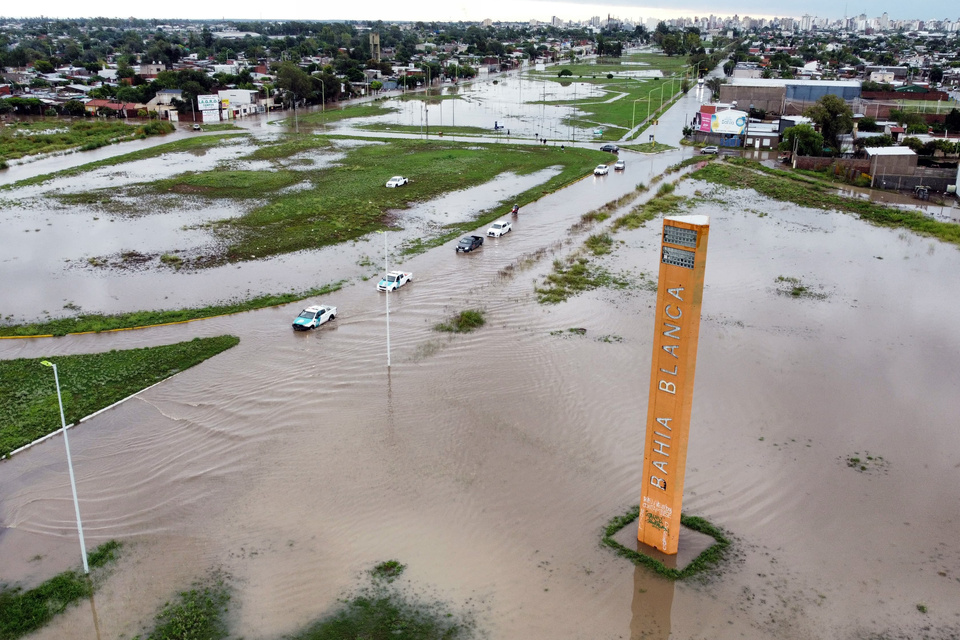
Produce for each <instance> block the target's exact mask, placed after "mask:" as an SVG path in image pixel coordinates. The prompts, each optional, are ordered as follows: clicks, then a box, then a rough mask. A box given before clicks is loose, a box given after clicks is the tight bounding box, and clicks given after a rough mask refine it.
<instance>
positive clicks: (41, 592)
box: [0, 540, 121, 640]
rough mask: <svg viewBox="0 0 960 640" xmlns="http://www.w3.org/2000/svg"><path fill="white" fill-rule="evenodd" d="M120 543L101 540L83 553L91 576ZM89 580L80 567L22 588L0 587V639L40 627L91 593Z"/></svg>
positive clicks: (110, 559)
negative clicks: (85, 554)
mask: <svg viewBox="0 0 960 640" xmlns="http://www.w3.org/2000/svg"><path fill="white" fill-rule="evenodd" d="M120 547H121V543H119V542H117V541H116V540H111V541H109V542H105V543H103V544H102V545H100V546H99V547H97V548H96V549H94V550H93V551H91V552H89V553H88V554H87V562H88V564H89V565H90V570H91V577H96V576H98V575H99V574H100V573H101V571H100V570H102V569H103V568H104V567H106V566H107V565H108V564H110V563H111V562H113V561H114V560H116V558H117V552H118V551H119V549H120ZM93 584H94V583H93V581H92V580H90V579H89V577H88V576H86V575H84V573H83V571H82V570H80V569H72V570H70V571H64V572H63V573H61V574H59V575H56V576H54V577H53V578H50V579H49V580H47V581H45V582H43V583H41V584H40V585H38V586H36V587H34V588H33V589H30V590H28V591H24V590H23V589H21V588H19V587H14V588H8V587H3V588H2V589H0V640H15V639H16V638H21V637H23V636H25V635H27V634H29V633H32V632H33V631H36V630H37V629H40V628H41V627H43V626H44V625H45V624H47V622H49V621H50V620H52V619H53V618H54V616H56V615H58V614H60V613H62V612H63V611H65V610H66V609H67V607H69V606H70V605H72V604H74V603H76V602H77V601H78V600H80V599H82V598H87V597H89V596H90V594H92V593H93Z"/></svg>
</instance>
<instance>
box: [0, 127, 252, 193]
mask: <svg viewBox="0 0 960 640" xmlns="http://www.w3.org/2000/svg"><path fill="white" fill-rule="evenodd" d="M246 135H247V134H246V133H227V134H223V135H216V136H213V135H211V136H197V137H195V138H183V139H182V140H175V141H174V142H168V143H166V144H161V145H157V146H155V147H150V148H149V149H140V150H139V151H133V152H131V153H124V154H121V155H119V156H114V157H112V158H104V159H103V160H97V161H96V162H88V163H87V164H83V165H80V166H79V167H71V168H69V169H62V170H60V171H55V172H53V173H45V174H43V175H39V176H33V177H31V178H24V179H23V180H18V181H16V182H12V183H10V184H5V185H0V191H3V190H7V189H17V188H19V187H27V186H33V185H38V184H43V183H44V182H49V181H50V180H54V179H56V178H69V177H73V176H78V175H81V174H83V173H86V172H88V171H93V170H94V169H100V168H102V167H112V166H116V165H118V164H123V163H124V162H134V161H136V160H145V159H147V158H156V157H158V156H162V155H164V154H166V153H181V152H187V151H197V150H203V149H207V148H209V147H215V146H217V145H219V144H221V143H222V142H223V141H224V140H225V139H232V138H237V137H239V136H246Z"/></svg>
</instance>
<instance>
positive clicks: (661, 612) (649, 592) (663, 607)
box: [630, 567, 676, 640]
mask: <svg viewBox="0 0 960 640" xmlns="http://www.w3.org/2000/svg"><path fill="white" fill-rule="evenodd" d="M675 590H676V585H675V583H674V582H673V581H672V580H667V579H666V578H661V577H660V576H658V575H657V574H655V573H653V572H652V571H650V570H649V569H646V568H644V567H636V568H634V570H633V602H632V603H631V605H630V610H631V612H632V614H633V615H632V617H631V618H630V638H631V640H669V638H670V628H671V627H670V616H671V614H672V613H673V597H674V592H675Z"/></svg>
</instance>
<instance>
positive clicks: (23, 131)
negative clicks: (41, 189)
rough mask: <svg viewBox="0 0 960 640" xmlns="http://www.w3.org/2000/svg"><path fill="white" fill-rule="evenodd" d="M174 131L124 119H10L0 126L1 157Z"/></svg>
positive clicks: (94, 146) (165, 125)
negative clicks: (17, 120)
mask: <svg viewBox="0 0 960 640" xmlns="http://www.w3.org/2000/svg"><path fill="white" fill-rule="evenodd" d="M172 131H174V127H173V125H171V124H170V123H168V122H149V123H146V124H137V125H130V124H126V122H125V121H123V120H114V119H111V120H100V119H97V120H74V121H69V120H60V119H57V118H51V119H44V120H40V121H31V122H11V123H10V124H8V125H7V126H5V127H0V159H3V160H14V159H16V158H23V157H26V156H32V155H38V154H42V153H55V152H58V151H70V150H73V149H81V150H83V151H90V150H92V149H99V148H100V147H104V146H106V145H108V144H114V143H117V142H123V141H125V140H134V139H136V138H145V137H147V136H152V135H162V134H166V133H170V132H172Z"/></svg>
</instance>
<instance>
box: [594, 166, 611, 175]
mask: <svg viewBox="0 0 960 640" xmlns="http://www.w3.org/2000/svg"><path fill="white" fill-rule="evenodd" d="M608 173H610V167H608V166H607V165H605V164H598V165H597V168H596V169H594V170H593V175H595V176H605V175H607V174H608Z"/></svg>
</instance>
